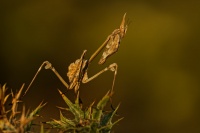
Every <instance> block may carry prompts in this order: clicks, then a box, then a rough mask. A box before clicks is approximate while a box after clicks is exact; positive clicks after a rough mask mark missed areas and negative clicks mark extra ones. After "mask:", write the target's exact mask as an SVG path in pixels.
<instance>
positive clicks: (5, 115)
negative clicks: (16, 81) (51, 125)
mask: <svg viewBox="0 0 200 133" xmlns="http://www.w3.org/2000/svg"><path fill="white" fill-rule="evenodd" d="M23 87H24V85H22V87H21V88H20V90H19V91H18V92H17V93H16V94H14V93H13V92H11V93H10V94H6V91H7V88H6V85H3V87H1V86H0V132H5V133H27V132H30V130H31V127H32V125H33V124H32V123H33V120H34V119H35V117H37V116H38V113H39V112H40V110H41V109H42V108H43V107H44V106H45V104H43V103H40V104H39V105H38V107H37V108H36V109H35V110H33V111H32V112H31V113H25V106H23V109H22V111H19V110H18V104H19V102H22V101H21V100H20V96H21V93H22V90H23ZM10 96H11V97H12V99H11V100H12V103H11V105H12V106H11V107H10V109H6V108H5V104H6V102H7V100H8V98H9V97H10ZM41 132H42V130H41Z"/></svg>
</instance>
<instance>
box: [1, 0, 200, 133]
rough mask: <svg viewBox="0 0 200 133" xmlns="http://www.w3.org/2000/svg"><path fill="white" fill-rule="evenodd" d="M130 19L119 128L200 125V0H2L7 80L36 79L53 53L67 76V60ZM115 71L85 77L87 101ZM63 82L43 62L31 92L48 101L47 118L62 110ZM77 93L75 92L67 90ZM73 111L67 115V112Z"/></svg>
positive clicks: (136, 130) (32, 98) (191, 131)
mask: <svg viewBox="0 0 200 133" xmlns="http://www.w3.org/2000/svg"><path fill="white" fill-rule="evenodd" d="M125 12H127V18H128V19H129V20H130V21H131V24H130V25H129V27H128V31H127V35H126V36H125V38H124V39H123V40H122V43H121V45H120V49H119V51H118V53H117V54H115V55H114V56H112V57H111V58H109V60H108V61H107V62H106V63H105V64H104V65H103V66H100V65H98V64H97V62H98V60H99V58H100V56H98V57H97V58H98V59H96V60H95V61H94V63H92V64H91V65H90V68H89V76H90V75H91V76H92V75H93V74H95V73H96V72H98V71H100V70H101V69H103V68H104V67H106V66H108V65H109V64H111V63H113V62H116V63H118V65H119V69H118V75H117V79H116V84H115V94H114V96H113V102H114V106H116V105H117V104H118V103H120V102H121V106H120V109H119V111H118V114H119V115H120V116H117V118H120V117H122V116H123V117H125V118H124V119H123V120H122V121H121V122H120V123H119V124H118V125H116V126H115V127H114V132H115V133H121V132H126V133H127V132H130V133H199V132H200V37H199V35H200V26H199V24H200V1H197V0H183V1H179V0H178V1H173V0H165V1H164V0H162V1H159V0H153V1H148V0H132V1H131V0H130V1H125V0H124V1H122V0H121V1H120V0H118V1H117V0H116V1H105V0H101V1H92V0H85V1H75V0H74V1H73V0H34V1H25V0H21V1H15V0H9V1H3V0H1V1H0V74H1V76H0V84H4V83H7V85H8V87H9V88H12V89H19V88H20V87H21V85H22V83H26V86H27V85H28V83H29V82H30V81H31V79H32V77H33V75H34V74H35V72H36V71H37V69H38V67H39V66H40V64H41V63H42V62H43V61H45V60H49V61H50V62H51V63H52V64H53V66H54V67H55V68H56V69H57V71H58V72H59V73H60V74H61V75H62V76H63V77H64V78H65V79H66V80H67V77H66V72H67V67H68V65H69V64H70V63H71V62H73V61H75V60H76V59H78V58H79V57H80V55H81V53H82V52H83V50H84V49H87V50H88V52H87V55H86V58H89V57H90V55H91V54H92V53H93V52H94V51H95V50H96V49H97V48H98V47H99V46H100V45H101V44H102V43H103V41H104V40H105V39H106V37H107V36H108V35H109V34H110V33H111V32H112V31H113V30H114V29H116V28H118V27H119V24H120V23H121V20H122V16H123V14H124V13H125ZM112 78H113V74H112V72H110V71H109V72H106V73H104V74H102V75H101V76H99V77H98V78H97V79H95V80H93V81H91V82H90V83H87V84H82V85H81V88H80V89H81V97H82V100H83V102H84V104H85V106H87V105H89V104H90V102H92V101H93V100H96V101H98V100H99V99H100V98H101V97H102V96H103V95H104V94H105V93H106V92H107V90H108V89H110V88H111V85H112ZM57 88H59V89H60V90H62V91H63V92H66V89H65V87H64V86H63V85H62V84H61V83H60V82H59V80H58V79H57V78H56V77H55V75H54V74H53V73H52V72H51V71H49V70H42V71H41V73H40V75H39V76H38V78H37V80H36V81H35V82H34V84H33V86H32V87H31V89H30V91H29V92H28V93H27V95H26V97H24V101H25V104H26V105H27V107H28V108H34V107H36V106H37V105H38V104H39V103H40V101H42V100H43V101H46V102H48V105H47V106H46V108H45V109H44V110H43V112H42V115H43V117H44V121H45V120H49V118H58V115H59V111H58V109H57V108H56V107H55V106H56V105H58V106H63V105H64V102H63V101H62V99H61V97H60V96H59V94H58V92H57ZM66 95H67V96H69V97H72V98H73V92H72V91H70V92H67V94H66ZM66 115H68V114H67V113H66Z"/></svg>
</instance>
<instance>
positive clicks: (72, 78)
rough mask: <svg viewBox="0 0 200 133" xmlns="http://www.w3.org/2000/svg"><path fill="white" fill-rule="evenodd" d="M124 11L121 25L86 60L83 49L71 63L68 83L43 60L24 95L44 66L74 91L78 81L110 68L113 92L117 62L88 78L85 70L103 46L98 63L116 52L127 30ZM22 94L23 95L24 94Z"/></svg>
mask: <svg viewBox="0 0 200 133" xmlns="http://www.w3.org/2000/svg"><path fill="white" fill-rule="evenodd" d="M125 17H126V13H125V14H124V16H123V19H122V22H121V25H120V27H119V29H115V30H114V31H113V32H112V33H111V34H110V35H109V36H108V37H107V39H106V40H105V41H104V43H103V44H102V45H101V46H100V47H99V48H98V49H97V50H96V51H95V52H94V53H93V54H92V56H91V57H90V58H89V59H88V60H86V59H85V58H84V57H85V55H86V52H87V50H84V51H83V53H82V55H81V57H80V59H77V60H76V61H75V62H73V63H71V64H70V65H69V67H68V73H67V76H68V78H69V84H68V83H67V82H66V81H65V80H64V79H63V78H62V77H61V76H60V74H59V73H58V72H57V71H56V69H55V68H54V67H53V66H52V64H51V63H50V62H49V61H44V62H43V63H42V64H41V66H40V67H39V69H38V71H37V72H36V74H35V76H34V77H33V79H32V81H31V82H30V84H29V86H28V87H27V89H26V91H25V93H24V95H25V94H26V93H27V91H28V90H29V88H30V87H31V85H32V83H33V82H34V80H35V79H36V77H37V75H38V74H39V72H40V71H41V70H42V68H43V67H44V68H45V69H50V70H52V72H53V73H54V74H55V75H56V76H57V77H58V79H59V80H60V81H61V82H62V84H63V85H64V86H65V87H66V88H67V89H74V90H75V93H77V91H78V90H79V87H80V83H81V82H82V83H87V82H89V81H91V80H93V79H95V78H96V77H98V76H99V75H101V74H102V73H104V72H106V71H108V70H111V71H113V72H114V78H113V83H112V89H111V92H113V88H114V84H115V78H116V75H117V67H118V66H117V64H116V63H113V64H111V65H109V66H108V67H106V68H104V69H103V70H101V71H99V72H98V73H96V74H95V75H93V76H92V77H90V78H88V75H87V70H88V67H89V65H90V63H91V62H92V61H93V59H94V58H95V57H96V56H97V55H98V54H99V53H100V52H101V51H102V49H103V48H105V50H104V52H103V54H102V56H101V58H100V60H99V64H101V65H102V64H104V63H105V62H106V60H107V58H108V57H110V56H111V55H113V54H114V53H116V52H117V50H118V48H119V44H120V42H121V39H122V38H123V37H124V36H125V34H126V31H127V28H128V26H127V24H126V21H125ZM24 95H23V96H24Z"/></svg>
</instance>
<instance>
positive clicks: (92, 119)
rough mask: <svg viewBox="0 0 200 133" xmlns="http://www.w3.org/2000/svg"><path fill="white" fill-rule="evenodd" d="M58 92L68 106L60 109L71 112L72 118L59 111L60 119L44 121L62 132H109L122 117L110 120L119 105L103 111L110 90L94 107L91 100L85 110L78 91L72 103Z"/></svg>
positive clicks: (109, 95)
mask: <svg viewBox="0 0 200 133" xmlns="http://www.w3.org/2000/svg"><path fill="white" fill-rule="evenodd" d="M59 93H60V95H61V96H62V98H63V100H64V101H65V103H66V104H67V106H68V108H62V109H65V110H67V111H69V112H71V113H72V114H73V116H74V118H73V119H69V118H66V117H65V116H64V115H63V114H62V112H61V111H60V120H53V121H49V122H46V123H47V124H49V125H51V126H52V128H56V129H59V130H60V131H61V132H63V133H110V131H111V129H112V127H113V126H114V125H115V124H116V123H117V122H119V121H120V120H122V119H123V118H120V119H118V120H117V121H115V122H112V119H113V116H114V115H115V114H116V111H117V109H118V108H119V105H118V106H117V108H116V109H114V110H112V111H110V112H106V111H104V107H105V106H106V104H107V102H108V101H109V100H110V98H111V96H112V93H111V92H110V91H109V92H107V94H106V95H105V96H104V97H103V98H102V99H101V100H100V101H99V102H98V103H97V105H96V107H94V106H93V105H94V102H93V103H92V104H91V105H90V106H89V107H88V108H87V109H85V110H83V109H82V105H81V104H80V103H79V101H80V100H79V99H80V98H79V93H78V94H77V98H76V100H75V102H74V103H72V102H71V101H70V100H69V99H68V98H67V97H66V96H65V95H64V94H63V93H62V92H61V91H59Z"/></svg>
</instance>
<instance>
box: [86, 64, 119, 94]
mask: <svg viewBox="0 0 200 133" xmlns="http://www.w3.org/2000/svg"><path fill="white" fill-rule="evenodd" d="M117 67H118V66H117V64H116V63H113V64H111V65H109V66H108V67H106V68H104V69H103V70H101V71H100V72H98V73H97V74H95V75H93V76H92V77H90V78H87V77H84V78H83V80H82V83H87V82H90V81H91V80H93V79H95V78H96V77H98V76H99V75H101V74H102V73H104V72H106V71H108V70H111V71H113V72H114V78H113V83H112V89H111V93H113V89H114V84H115V78H116V75H117Z"/></svg>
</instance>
